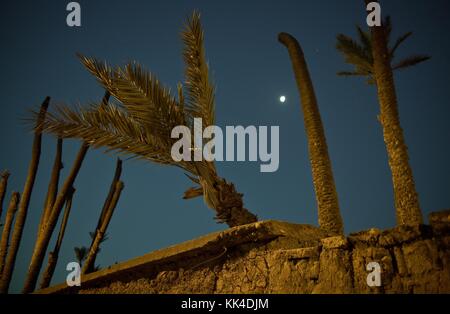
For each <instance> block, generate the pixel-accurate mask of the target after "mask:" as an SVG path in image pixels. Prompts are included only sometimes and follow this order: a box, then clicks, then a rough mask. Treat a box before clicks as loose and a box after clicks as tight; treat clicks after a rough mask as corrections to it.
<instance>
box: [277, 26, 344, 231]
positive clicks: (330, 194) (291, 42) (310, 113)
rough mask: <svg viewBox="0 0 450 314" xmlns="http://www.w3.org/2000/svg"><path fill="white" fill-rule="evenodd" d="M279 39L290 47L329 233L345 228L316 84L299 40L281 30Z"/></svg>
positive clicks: (324, 225) (322, 223) (321, 210)
mask: <svg viewBox="0 0 450 314" xmlns="http://www.w3.org/2000/svg"><path fill="white" fill-rule="evenodd" d="M278 40H279V41H280V42H281V43H282V44H283V45H285V46H286V48H287V49H288V52H289V55H290V58H291V62H292V66H293V69H294V75H295V79H296V81H297V88H298V90H299V93H300V98H301V103H302V110H303V118H304V121H305V130H306V135H307V137H308V147H309V158H310V161H311V169H312V178H313V184H314V189H315V191H316V200H317V206H318V216H319V225H320V228H322V229H323V230H324V231H326V232H328V233H330V234H338V235H341V234H343V232H344V227H343V224H342V218H341V215H340V212H339V203H338V196H337V193H336V187H335V183H334V178H333V171H332V168H331V161H330V158H329V156H328V147H327V142H326V139H325V132H324V129H323V125H322V119H321V117H320V112H319V107H318V105H317V100H316V95H315V93H314V87H313V84H312V81H311V78H310V75H309V72H308V67H307V65H306V61H305V58H304V56H303V51H302V49H301V47H300V45H299V43H298V42H297V40H296V39H295V38H294V37H292V36H291V35H289V34H287V33H280V34H279V35H278Z"/></svg>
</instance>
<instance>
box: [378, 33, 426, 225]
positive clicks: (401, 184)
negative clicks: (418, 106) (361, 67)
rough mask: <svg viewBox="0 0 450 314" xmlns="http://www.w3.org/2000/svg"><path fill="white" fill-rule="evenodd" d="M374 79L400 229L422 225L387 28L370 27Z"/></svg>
mask: <svg viewBox="0 0 450 314" xmlns="http://www.w3.org/2000/svg"><path fill="white" fill-rule="evenodd" d="M371 32H372V45H373V49H372V55H373V60H374V65H373V69H374V75H375V80H376V84H377V91H378V101H379V103H380V122H381V125H382V127H383V136H384V142H385V144H386V150H387V153H388V158H389V166H390V168H391V173H392V183H393V186H394V197H395V208H396V216H397V224H398V225H416V224H421V223H423V218H422V212H421V210H420V205H419V197H418V195H417V191H416V187H415V183H414V177H413V173H412V169H411V167H410V165H409V157H408V148H407V146H406V144H405V139H404V136H403V130H402V128H401V126H400V117H399V112H398V104H397V95H396V91H395V83H394V76H393V74H392V69H391V63H390V59H389V53H388V48H387V39H386V35H385V29H384V26H378V27H377V26H375V27H371Z"/></svg>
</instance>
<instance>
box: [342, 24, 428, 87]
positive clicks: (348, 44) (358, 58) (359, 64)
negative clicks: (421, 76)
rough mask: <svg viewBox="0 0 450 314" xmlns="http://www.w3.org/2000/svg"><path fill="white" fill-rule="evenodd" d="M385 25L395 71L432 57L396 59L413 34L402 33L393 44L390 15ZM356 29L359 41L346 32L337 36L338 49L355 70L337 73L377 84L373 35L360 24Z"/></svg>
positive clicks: (390, 59) (392, 66)
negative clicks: (365, 78) (398, 51)
mask: <svg viewBox="0 0 450 314" xmlns="http://www.w3.org/2000/svg"><path fill="white" fill-rule="evenodd" d="M383 25H384V29H385V36H386V40H387V45H388V48H387V49H388V53H387V56H388V58H387V59H388V61H389V64H390V67H391V69H392V70H393V71H396V70H402V69H405V68H409V67H412V66H414V65H417V64H419V63H422V62H424V61H427V60H428V59H430V56H427V55H412V56H409V57H406V58H404V59H401V60H400V61H395V55H396V52H397V49H398V48H399V47H400V46H401V45H402V44H403V43H404V42H405V41H406V40H407V39H408V38H409V37H410V36H411V35H412V32H408V33H405V34H403V35H401V36H400V37H398V38H397V39H396V41H395V43H394V44H393V45H391V44H390V43H389V42H390V37H391V32H392V22H391V18H390V17H389V16H387V17H386V18H385V20H384V23H383ZM356 30H357V32H358V39H359V42H358V41H356V40H354V39H352V38H351V37H349V36H347V35H344V34H339V35H338V36H337V44H336V49H337V50H339V51H340V52H341V53H342V54H343V56H344V57H345V61H346V62H347V63H349V64H351V65H353V66H354V67H355V68H354V70H353V71H341V72H338V73H337V74H338V75H339V76H364V77H367V82H368V83H369V84H375V77H374V57H373V49H372V46H373V40H372V36H371V34H370V32H366V31H364V30H363V29H362V28H361V27H360V26H356Z"/></svg>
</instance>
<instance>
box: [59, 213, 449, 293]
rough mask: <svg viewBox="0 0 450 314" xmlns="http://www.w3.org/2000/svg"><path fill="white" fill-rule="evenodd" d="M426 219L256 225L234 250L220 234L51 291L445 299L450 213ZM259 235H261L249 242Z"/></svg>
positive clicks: (447, 281) (249, 229)
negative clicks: (333, 228)
mask: <svg viewBox="0 0 450 314" xmlns="http://www.w3.org/2000/svg"><path fill="white" fill-rule="evenodd" d="M429 220H430V225H420V226H402V227H396V228H394V229H391V230H387V231H380V230H377V229H370V230H368V231H363V232H359V233H355V234H351V235H349V236H348V237H340V236H338V237H336V236H335V237H328V236H327V235H326V234H324V233H323V232H322V231H320V230H319V229H317V228H315V227H312V226H307V225H293V224H286V223H279V222H269V223H271V224H272V225H270V228H269V227H268V226H269V223H265V222H262V225H259V226H257V225H255V226H248V227H246V228H247V229H245V230H246V231H245V232H243V231H242V229H236V232H235V233H234V236H235V237H236V236H239V237H242V234H244V235H245V236H247V239H241V242H239V243H237V244H236V243H235V241H233V240H232V239H233V238H232V236H233V233H230V234H228V235H227V236H225V235H220V234H219V235H218V238H219V239H221V241H216V242H214V245H204V246H202V247H201V248H200V249H199V250H197V251H196V252H195V254H194V253H192V252H191V251H189V252H190V253H189V254H188V255H183V256H177V255H174V256H175V258H174V259H172V260H170V261H168V260H165V261H163V262H161V261H160V262H161V263H158V261H154V262H152V263H148V264H146V266H145V268H143V267H144V266H139V268H138V267H135V268H133V269H129V270H127V271H125V270H122V271H119V270H115V271H113V272H110V275H103V276H98V278H95V279H92V280H91V282H89V283H88V284H87V286H86V285H84V286H83V285H82V287H81V288H80V289H77V290H70V289H69V290H67V289H63V288H60V289H56V290H55V291H53V292H52V293H58V292H61V293H63V292H64V293H450V250H449V248H450V211H446V212H440V213H435V214H431V215H430V219H429ZM260 224H261V223H260ZM261 226H262V227H261ZM274 226H275V227H274ZM289 228H291V229H292V230H288V229H289ZM259 230H265V231H259ZM267 230H269V231H267ZM274 230H275V231H274ZM286 230H287V231H286ZM259 232H260V233H261V234H265V236H255V234H256V235H259ZM241 233H242V234H241ZM270 235H273V236H270ZM227 237H229V240H227V241H225V240H224V239H226V238H227ZM230 239H231V240H230ZM208 243H210V242H208ZM186 254H187V253H186ZM369 262H378V263H379V265H380V266H381V286H380V287H369V286H368V285H367V283H366V278H367V275H368V273H369V272H368V271H367V270H366V265H367V264H368V263H369ZM123 269H124V268H123ZM115 275H117V276H115Z"/></svg>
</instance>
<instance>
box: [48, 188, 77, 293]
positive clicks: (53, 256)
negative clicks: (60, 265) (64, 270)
mask: <svg viewBox="0 0 450 314" xmlns="http://www.w3.org/2000/svg"><path fill="white" fill-rule="evenodd" d="M74 193H75V189H74V188H73V187H72V188H71V189H70V191H69V194H68V195H67V199H66V206H65V210H64V216H63V220H62V222H61V226H60V228H59V232H58V238H57V240H56V243H55V247H54V249H53V251H52V252H50V253H49V255H48V263H47V267H46V268H45V270H44V273H43V275H42V281H41V286H40V288H41V289H44V288H47V287H48V286H49V285H50V282H51V281H52V277H53V273H54V272H55V268H56V264H57V262H58V256H59V251H60V249H61V245H62V241H63V239H64V233H65V232H66V226H67V222H68V220H69V215H70V210H71V208H72V199H73V194H74Z"/></svg>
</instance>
